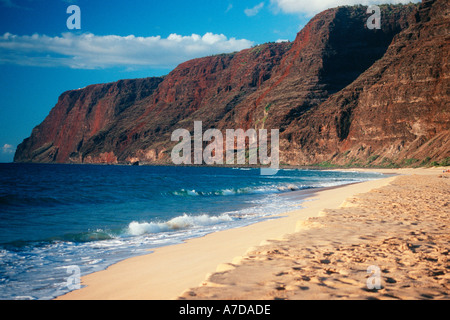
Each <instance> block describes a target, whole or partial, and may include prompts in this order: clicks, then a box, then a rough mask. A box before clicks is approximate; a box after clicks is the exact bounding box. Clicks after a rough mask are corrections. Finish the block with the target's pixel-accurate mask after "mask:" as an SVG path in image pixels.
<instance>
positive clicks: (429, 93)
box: [15, 0, 450, 164]
mask: <svg viewBox="0 0 450 320" xmlns="http://www.w3.org/2000/svg"><path fill="white" fill-rule="evenodd" d="M381 8H382V24H381V26H382V29H381V30H368V29H367V28H366V27H365V23H366V20H367V18H368V17H369V15H368V14H366V7H363V6H356V7H339V8H335V9H330V10H327V11H324V12H322V13H320V14H318V15H317V16H315V17H314V18H313V19H312V20H311V21H310V22H309V23H308V24H307V25H306V26H305V28H304V29H302V30H301V31H300V32H299V33H298V35H297V38H296V40H295V41H294V42H292V43H276V44H275V43H269V44H264V45H261V46H257V47H254V48H251V49H247V50H243V51H241V52H238V53H234V54H223V55H217V56H212V57H205V58H201V59H195V60H191V61H188V62H185V63H183V64H181V65H179V66H178V67H177V68H176V69H174V70H173V71H172V72H171V73H170V74H169V75H167V76H166V77H164V78H148V79H138V80H125V81H119V82H116V83H110V84H103V85H93V86H89V87H86V88H84V89H80V90H74V91H69V92H66V93H64V94H62V95H61V97H60V99H59V101H58V103H57V105H56V106H55V107H54V108H53V110H52V111H51V112H50V114H49V116H48V117H47V118H46V119H45V120H44V122H43V123H42V124H40V125H39V126H38V127H36V128H35V129H34V130H33V132H32V135H31V137H30V138H27V139H25V140H24V142H23V143H22V144H21V145H19V147H18V149H17V152H16V155H15V161H18V162H25V161H32V162H76V163H130V162H135V161H140V162H144V163H170V150H171V148H172V147H173V145H174V144H175V143H174V142H171V139H170V138H171V133H172V132H173V131H174V130H175V129H178V128H185V129H188V130H192V128H193V122H194V121H202V122H203V129H204V130H206V129H208V128H218V129H222V130H225V129H237V128H242V129H249V128H256V129H258V128H267V129H270V128H274V129H280V144H281V150H280V152H281V154H280V156H281V162H284V163H290V164H315V163H320V162H323V161H329V162H332V163H337V164H352V163H359V164H365V163H367V162H372V163H374V164H376V163H382V162H383V163H386V162H390V161H392V162H397V163H398V162H401V161H403V160H405V159H411V158H414V159H419V160H422V159H425V158H427V157H428V158H427V159H428V160H438V161H439V160H441V159H442V158H445V157H448V156H450V154H449V153H450V146H449V143H450V142H449V136H450V135H449V129H450V122H449V121H450V120H449V113H450V110H449V100H448V99H449V80H448V79H449V69H448V68H449V66H448V56H449V54H448V53H449V43H450V42H449V36H448V35H449V34H450V32H449V31H450V30H449V25H450V24H449V16H448V6H447V5H446V1H441V0H436V1H425V2H424V3H422V4H421V6H420V8H418V9H417V7H416V6H413V5H408V6H381Z"/></svg>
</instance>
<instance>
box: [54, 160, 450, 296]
mask: <svg viewBox="0 0 450 320" xmlns="http://www.w3.org/2000/svg"><path fill="white" fill-rule="evenodd" d="M371 171H377V172H383V173H391V174H395V176H394V175H393V176H388V177H387V178H383V179H379V180H373V181H367V182H363V183H357V184H352V185H347V186H344V187H340V188H333V189H325V190H318V191H317V192H315V193H314V194H311V195H309V196H308V197H307V198H306V201H305V202H302V203H301V204H299V207H297V208H293V211H291V212H288V213H286V214H283V215H281V216H277V217H274V219H270V220H267V221H264V222H260V223H256V224H253V225H250V226H247V227H242V228H236V229H230V230H226V231H221V232H216V233H212V234H208V235H207V236H205V237H202V238H195V239H191V240H188V241H186V242H185V243H182V244H178V245H173V246H167V247H161V248H157V249H155V250H153V251H152V252H151V253H150V254H148V255H144V256H139V257H135V258H131V259H127V260H124V261H122V262H119V263H117V264H114V265H112V266H110V267H109V268H107V269H106V270H104V271H100V272H96V273H93V274H90V275H87V276H84V277H82V286H83V288H81V289H80V290H76V291H73V292H70V293H68V294H66V295H64V296H61V297H59V298H58V299H59V300H71V299H72V300H73V299H75V300H100V299H101V300H104V299H121V300H126V299H149V300H169V299H205V300H206V299H221V300H222V299H223V300H228V299H244V300H245V299H448V297H449V296H448V295H449V294H450V261H449V256H448V254H449V247H450V232H449V228H450V227H449V226H450V197H449V190H450V174H449V173H446V174H443V173H442V171H443V168H430V169H392V170H390V169H386V170H371Z"/></svg>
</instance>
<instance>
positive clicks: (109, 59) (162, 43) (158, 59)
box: [0, 32, 254, 69]
mask: <svg viewBox="0 0 450 320" xmlns="http://www.w3.org/2000/svg"><path fill="white" fill-rule="evenodd" d="M253 44H254V43H253V42H252V41H249V40H246V39H236V38H227V37H226V36H225V35H223V34H213V33H209V32H208V33H206V34H204V35H203V36H201V35H197V34H192V35H190V36H182V35H178V34H171V35H169V36H168V37H167V38H162V37H160V36H154V37H136V36H134V35H129V36H116V35H106V36H97V35H94V34H91V33H85V34H81V35H76V34H73V33H63V34H62V35H61V36H56V37H50V36H47V35H39V34H34V35H31V36H27V35H24V36H18V35H14V34H11V33H5V34H4V35H3V36H1V35H0V64H18V65H27V66H44V67H51V66H67V67H70V68H75V69H95V68H108V67H139V66H147V67H148V66H151V67H163V68H171V67H174V66H176V65H178V64H179V63H181V62H184V61H187V60H190V59H193V58H198V57H203V56H207V55H212V54H218V53H228V52H233V51H240V50H242V49H245V48H249V47H251V46H252V45H253Z"/></svg>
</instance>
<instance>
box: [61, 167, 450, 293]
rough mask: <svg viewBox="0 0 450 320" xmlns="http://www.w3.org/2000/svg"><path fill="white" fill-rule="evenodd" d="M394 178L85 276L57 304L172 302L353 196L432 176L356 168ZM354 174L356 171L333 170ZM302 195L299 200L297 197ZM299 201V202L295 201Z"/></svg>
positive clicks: (316, 195)
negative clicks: (405, 178)
mask: <svg viewBox="0 0 450 320" xmlns="http://www.w3.org/2000/svg"><path fill="white" fill-rule="evenodd" d="M360 170H363V171H366V172H367V171H370V172H379V173H384V174H392V176H389V177H386V178H381V179H377V180H370V181H365V182H361V183H354V184H349V185H344V186H339V187H331V188H324V189H322V190H314V191H312V193H311V190H308V191H309V192H308V191H304V194H303V195H304V196H305V194H307V195H306V198H305V199H304V202H301V203H299V206H301V208H300V209H295V210H293V211H290V212H287V213H284V214H281V215H277V216H275V217H278V219H269V220H266V221H262V222H258V223H255V224H251V225H248V226H244V227H239V228H234V229H227V230H223V231H220V232H215V233H211V234H208V235H205V236H203V237H200V238H194V239H189V240H186V241H184V242H183V243H181V244H176V245H170V246H165V247H160V248H156V249H152V250H151V252H150V253H149V254H145V255H141V256H137V257H133V258H128V259H125V260H123V261H120V262H118V263H115V264H113V265H111V266H110V267H108V268H107V269H105V270H102V271H98V272H95V273H92V274H88V275H86V276H83V277H82V279H81V284H82V288H81V289H79V290H75V291H72V292H69V293H67V294H65V295H62V296H59V297H57V298H55V300H109V299H113V300H116V299H117V300H129V299H132V300H141V299H142V300H144V299H145V300H173V299H177V298H179V297H180V296H181V295H183V293H184V292H186V290H189V288H193V287H197V286H200V285H202V284H205V279H207V278H208V276H210V275H211V274H213V273H215V272H223V271H226V270H230V269H233V268H234V266H235V265H236V264H239V263H240V261H242V259H243V256H245V254H246V252H249V251H251V250H254V248H255V247H258V246H260V245H263V244H265V243H267V242H268V241H271V240H280V239H282V238H283V237H284V236H286V235H289V234H292V233H295V232H298V231H300V230H301V229H302V228H303V226H304V222H305V221H306V220H307V219H308V218H312V217H317V216H319V215H320V213H321V212H322V211H323V210H325V209H336V208H339V206H341V205H342V203H344V202H345V200H346V199H347V198H351V197H353V196H355V195H356V194H360V193H364V192H369V191H370V190H373V189H375V188H379V187H382V186H385V185H388V184H389V183H390V182H392V181H394V179H395V178H396V176H397V175H403V174H411V173H414V174H430V171H433V172H435V173H436V172H440V171H441V169H440V168H435V169H434V168H433V169H382V170H374V169H360ZM336 171H357V169H347V170H342V169H336ZM301 193H302V191H300V193H299V195H301ZM299 202H300V201H299Z"/></svg>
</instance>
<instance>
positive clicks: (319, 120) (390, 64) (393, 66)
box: [284, 1, 450, 165]
mask: <svg viewBox="0 0 450 320" xmlns="http://www.w3.org/2000/svg"><path fill="white" fill-rule="evenodd" d="M409 19H410V23H409V27H408V28H406V29H404V30H403V31H402V32H400V33H399V34H398V35H397V36H396V37H395V38H394V40H393V42H392V43H391V45H390V46H389V48H388V50H387V52H386V53H385V54H384V56H383V57H382V58H381V59H380V60H378V61H376V62H375V63H374V64H373V65H372V66H371V67H370V68H369V69H368V70H367V71H365V72H364V73H363V74H361V75H360V76H359V77H358V78H357V79H356V80H355V81H354V82H353V83H351V84H350V85H349V86H347V87H346V88H344V89H343V90H341V91H340V92H338V93H336V94H334V95H332V96H330V97H329V98H328V99H327V101H325V102H324V103H323V104H321V105H320V106H318V107H317V108H315V109H314V110H313V112H311V113H310V114H309V115H308V116H306V117H302V118H299V119H297V121H294V122H292V123H291V124H290V126H289V128H288V130H287V132H286V133H285V137H286V138H287V140H288V142H289V141H291V142H292V143H286V141H285V147H286V148H285V150H288V151H286V152H285V153H284V156H285V159H284V160H285V162H291V163H311V162H315V163H318V162H321V161H328V162H331V163H337V164H341V165H343V164H348V165H352V164H359V165H364V164H384V165H389V164H390V163H397V164H401V163H402V162H403V163H404V162H409V163H414V162H418V161H425V162H427V161H430V160H432V159H434V160H441V159H444V158H447V157H449V156H450V131H449V129H450V98H449V97H450V95H449V93H450V81H449V76H450V72H449V62H448V57H449V50H450V41H449V39H450V36H449V35H450V21H449V7H448V5H447V4H446V2H445V1H425V2H424V3H423V4H422V5H421V6H420V8H419V10H417V11H416V12H414V13H413V14H412V15H411V16H410V17H409Z"/></svg>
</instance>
